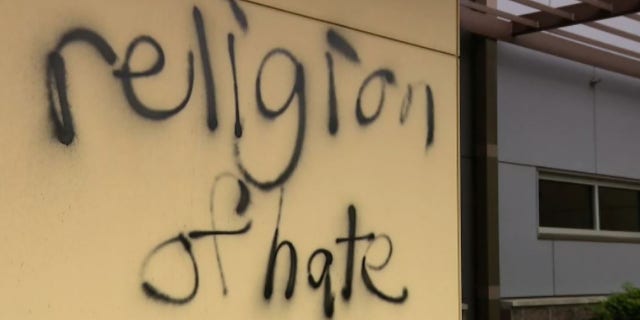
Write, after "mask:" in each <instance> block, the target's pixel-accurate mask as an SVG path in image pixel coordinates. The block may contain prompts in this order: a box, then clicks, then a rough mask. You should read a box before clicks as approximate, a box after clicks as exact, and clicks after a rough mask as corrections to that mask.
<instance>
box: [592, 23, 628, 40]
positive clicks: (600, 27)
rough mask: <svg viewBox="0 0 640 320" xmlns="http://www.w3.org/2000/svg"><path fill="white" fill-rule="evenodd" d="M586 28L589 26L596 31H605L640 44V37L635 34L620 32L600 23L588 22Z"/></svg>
mask: <svg viewBox="0 0 640 320" xmlns="http://www.w3.org/2000/svg"><path fill="white" fill-rule="evenodd" d="M585 25H586V26H589V27H591V28H594V29H598V30H600V31H604V32H607V33H610V34H613V35H616V36H618V37H622V38H625V39H628V40H631V41H636V42H640V36H638V35H636V34H634V33H630V32H626V31H624V30H620V29H616V28H613V27H610V26H608V25H606V24H603V23H600V22H588V23H585Z"/></svg>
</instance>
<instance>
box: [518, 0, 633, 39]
mask: <svg viewBox="0 0 640 320" xmlns="http://www.w3.org/2000/svg"><path fill="white" fill-rule="evenodd" d="M600 2H602V1H600ZM610 4H611V10H610V11H609V10H604V9H601V8H598V7H595V6H593V5H592V4H589V3H582V2H581V3H577V4H573V5H568V6H564V7H559V8H557V9H559V10H562V11H565V12H568V13H570V14H573V16H574V18H575V19H574V20H573V21H571V20H567V19H565V18H563V17H559V16H557V15H554V14H551V13H548V12H544V11H539V12H534V13H530V14H525V15H522V16H521V17H523V18H526V19H529V20H534V21H537V22H538V23H539V27H538V28H532V27H530V26H524V25H520V24H514V25H513V35H514V36H516V35H521V34H527V33H531V32H538V31H544V30H549V29H557V28H562V27H568V26H571V25H575V24H582V23H587V22H592V21H596V20H600V19H608V18H614V17H618V16H623V15H629V14H632V13H635V12H638V11H640V0H611V1H610Z"/></svg>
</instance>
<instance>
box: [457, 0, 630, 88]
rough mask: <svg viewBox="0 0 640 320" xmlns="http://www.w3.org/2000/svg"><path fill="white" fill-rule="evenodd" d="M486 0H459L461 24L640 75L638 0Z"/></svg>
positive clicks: (512, 40)
mask: <svg viewBox="0 0 640 320" xmlns="http://www.w3.org/2000/svg"><path fill="white" fill-rule="evenodd" d="M485 1H486V0H485ZM485 1H483V0H478V1H476V2H473V1H471V0H460V23H461V27H462V29H464V30H467V31H469V32H472V33H475V34H479V35H481V36H485V37H488V38H491V39H495V40H500V41H505V42H509V43H513V44H515V45H519V46H522V47H526V48H529V49H533V50H537V51H541V52H545V53H548V54H552V55H555V56H559V57H562V58H566V59H569V60H573V61H577V62H581V63H584V64H588V65H592V66H595V67H598V68H601V69H606V70H610V71H613V72H618V73H621V74H625V75H628V76H632V77H635V78H640V34H638V30H640V14H638V12H639V11H640V0H579V1H572V2H573V3H572V4H567V5H559V6H551V5H548V4H546V3H543V2H542V1H543V0H537V1H536V0H500V1H501V2H503V4H504V3H505V2H506V4H508V5H507V6H504V5H503V6H496V5H495V4H491V3H485ZM545 2H547V3H548V1H545ZM517 8H519V9H521V10H516V9H517ZM596 35H600V36H596Z"/></svg>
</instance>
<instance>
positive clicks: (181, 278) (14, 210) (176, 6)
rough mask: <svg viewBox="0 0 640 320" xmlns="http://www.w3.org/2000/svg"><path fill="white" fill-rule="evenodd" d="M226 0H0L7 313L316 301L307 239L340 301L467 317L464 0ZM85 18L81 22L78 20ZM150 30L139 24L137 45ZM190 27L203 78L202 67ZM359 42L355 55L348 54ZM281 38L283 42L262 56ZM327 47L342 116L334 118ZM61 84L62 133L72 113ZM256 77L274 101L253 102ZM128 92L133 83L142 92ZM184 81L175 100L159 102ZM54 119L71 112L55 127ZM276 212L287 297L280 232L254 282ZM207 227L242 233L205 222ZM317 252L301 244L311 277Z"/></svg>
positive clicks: (264, 315) (230, 310) (252, 308)
mask: <svg viewBox="0 0 640 320" xmlns="http://www.w3.org/2000/svg"><path fill="white" fill-rule="evenodd" d="M230 3H234V2H230V1H194V2H177V1H113V2H108V3H107V2H103V1H95V0H91V1H82V2H77V1H67V0H56V1H35V0H31V1H20V2H17V1H13V2H8V1H7V2H2V3H0V21H3V25H4V26H5V27H4V28H3V30H2V31H1V32H2V35H3V42H4V43H3V46H2V47H0V56H1V57H2V58H1V59H0V72H1V74H2V76H1V77H0V88H2V89H1V91H0V96H1V97H2V103H1V104H0V110H1V111H2V117H1V118H0V150H2V154H1V156H0V221H1V223H0V236H1V237H2V241H0V257H1V258H0V274H2V277H3V280H2V281H0V299H1V300H2V301H3V303H2V305H3V307H2V308H0V318H1V319H82V318H87V319H209V318H217V319H322V318H325V317H326V316H328V312H327V310H326V308H323V294H324V293H323V290H324V289H323V288H324V287H321V288H318V289H313V288H312V286H311V285H310V284H309V282H308V279H307V277H308V271H307V264H308V261H309V260H310V257H311V256H312V253H313V252H314V251H315V250H317V249H319V248H324V249H326V250H327V251H324V252H325V253H326V254H328V253H331V255H332V257H333V263H332V264H331V266H330V267H329V269H328V274H330V282H331V292H332V294H333V295H335V302H334V312H333V315H332V316H333V318H336V319H456V318H457V317H458V315H459V310H460V308H459V296H460V293H459V291H460V285H459V241H458V238H459V235H458V232H459V227H458V225H459V223H458V220H459V218H458V128H457V123H458V122H457V110H458V107H457V105H458V96H457V95H458V93H457V83H458V82H457V68H458V60H457V56H456V54H455V52H456V49H455V48H456V43H457V27H456V26H457V22H456V23H452V22H451V21H457V20H456V19H457V16H456V13H455V12H456V10H455V2H454V1H439V0H437V1H436V0H433V1H421V2H420V6H421V7H420V8H421V10H422V9H424V12H425V16H422V15H421V14H420V13H419V12H417V11H416V10H415V8H416V7H415V6H417V3H418V2H417V1H416V2H411V1H410V2H408V3H407V5H406V6H402V5H398V3H397V2H396V1H376V2H372V3H370V4H368V6H367V7H366V9H364V7H362V6H363V5H364V3H363V1H354V2H353V3H349V4H345V7H344V10H360V9H359V8H361V7H362V8H363V9H362V10H363V11H358V12H361V13H362V14H361V15H358V14H357V12H356V13H354V15H353V16H354V19H353V21H352V20H350V19H349V17H350V16H351V15H343V14H339V12H340V10H337V8H338V6H339V4H338V3H337V2H336V3H333V2H326V4H323V2H314V5H313V10H312V11H310V12H306V11H304V10H305V8H307V7H311V5H309V6H305V5H302V2H298V3H296V2H294V3H291V4H290V5H289V4H284V3H283V2H282V1H274V2H273V3H272V5H273V6H277V7H279V8H281V9H282V8H284V9H285V10H284V11H283V10H275V9H273V8H271V7H267V6H264V5H261V4H256V3H251V2H243V1H240V2H238V3H236V5H238V7H237V8H236V11H235V14H234V11H233V10H232V9H233V7H232V6H230ZM443 3H447V5H444V4H443ZM449 3H451V4H450V5H449ZM356 4H358V5H356ZM351 6H354V7H351ZM402 10H404V11H402ZM196 11H198V12H199V15H198V14H196V13H195V12H196ZM392 11H393V12H394V13H393V14H388V15H385V17H386V18H385V19H386V20H384V21H379V20H378V18H376V17H379V15H380V13H381V12H386V13H389V12H392ZM420 12H422V11H420ZM298 13H302V14H305V15H309V16H316V15H317V17H318V18H317V19H320V20H325V21H331V22H335V23H338V24H340V25H344V26H345V27H341V26H337V25H332V24H329V23H327V22H321V21H318V20H317V19H311V18H308V17H303V16H301V15H299V14H298ZM365 13H366V14H365ZM194 15H195V16H199V17H201V20H202V27H203V28H201V29H198V25H199V23H198V22H197V21H196V20H199V19H198V18H196V17H195V16H194ZM434 15H435V16H437V17H439V18H438V19H435V20H433V19H429V17H432V16H434ZM243 16H244V17H245V19H246V22H247V28H246V30H243V28H242V25H243V24H242V23H241V22H242V21H243V20H242V18H241V17H243ZM356 16H362V18H355V17H356ZM334 18H335V19H334ZM238 19H239V20H238ZM345 19H346V20H345ZM423 20H424V21H423ZM427 20H429V21H428V22H427ZM432 20H433V21H432ZM352 22H353V23H352ZM372 22H375V23H372ZM409 22H415V24H413V23H409ZM414 26H419V28H420V30H423V31H424V32H418V29H417V28H415V27H414ZM422 26H424V28H426V29H424V28H422ZM78 28H83V30H84V31H77V32H76V33H69V32H70V31H71V30H78ZM354 29H357V30H365V31H368V32H369V33H363V32H360V31H357V30H354ZM203 30H204V32H205V33H206V35H205V34H203V33H202V32H203ZM433 30H440V31H441V32H438V33H437V34H436V33H433ZM329 32H331V35H332V37H333V38H332V39H333V40H332V41H328V40H327V35H328V33H329ZM230 33H231V34H233V36H232V37H233V38H234V39H235V40H234V45H233V51H234V61H235V66H236V77H235V78H236V83H237V92H238V95H237V97H238V98H237V100H236V98H235V95H234V76H233V69H232V64H231V58H230V49H229V48H230V44H229V41H230V40H229V39H230V36H229V34H230ZM65 34H66V35H67V38H65ZM198 34H201V35H202V36H203V37H202V39H200V41H199V38H198ZM142 35H146V36H149V37H150V38H143V39H146V40H140V41H141V42H139V45H138V46H134V47H132V46H131V44H132V42H133V41H134V39H136V38H138V37H139V36H142ZM336 35H338V36H336ZM336 37H338V39H342V40H343V41H342V42H341V41H340V40H336ZM100 38H102V39H103V40H104V41H103V42H104V43H102V47H101V49H100V50H101V51H100V50H98V49H97V47H99V46H97V44H98V43H99V42H102V41H100V40H99V39H100ZM394 38H398V39H399V40H401V41H395V40H393V39H394ZM87 39H92V40H91V41H87ZM150 39H153V40H154V41H156V42H157V44H158V45H159V48H161V50H162V51H163V53H164V58H165V64H164V67H163V68H162V70H158V72H157V74H151V75H149V76H143V77H136V76H135V75H131V73H135V72H142V71H145V70H148V69H149V68H150V67H151V66H152V65H153V64H154V63H155V62H156V60H157V55H158V52H157V51H154V49H153V47H152V46H151V45H150V43H151V42H150V41H151V40H150ZM203 39H204V40H203ZM67 40H69V41H67ZM202 41H206V42H207V48H208V51H209V54H208V57H209V60H210V64H211V66H210V69H211V70H212V73H211V76H212V78H211V79H212V80H213V85H211V84H209V83H208V82H207V81H206V80H205V79H206V76H205V74H206V70H208V69H209V68H205V67H204V66H203V61H205V60H207V59H206V57H205V58H204V59H203V56H202V54H201V53H202V52H203V51H202V48H203V42H202ZM336 41H337V42H336ZM407 42H408V43H407ZM345 43H347V44H345ZM59 44H62V45H59ZM332 44H333V45H332ZM108 47H110V48H111V50H112V51H113V52H110V50H109V49H108ZM349 47H351V48H352V49H353V50H355V52H356V53H357V56H358V61H359V62H356V61H354V60H349V56H348V55H345V54H344V52H347V53H348V52H349V50H348V48H349ZM425 47H433V49H434V50H431V49H429V48H425ZM128 48H131V50H130V51H131V56H130V59H127V50H128ZM275 48H282V51H277V52H278V53H274V54H273V55H272V56H268V53H269V52H270V51H272V50H273V49H275ZM285 51H286V52H288V53H289V54H290V55H291V56H290V57H292V58H293V59H295V62H296V63H294V62H293V61H294V60H292V59H289V58H287V55H286V54H284V53H283V52H285ZM100 52H102V54H103V55H104V56H103V55H101V54H100ZM190 53H191V54H192V57H193V59H192V68H193V78H192V81H190V80H189V72H188V70H189V61H190V60H189V54H190ZM111 54H113V55H112V56H111ZM328 56H330V57H331V58H328ZM352 58H353V57H352ZM328 59H331V60H332V61H333V73H334V88H335V97H336V106H337V107H336V110H337V114H336V115H337V119H338V126H337V131H335V130H330V129H329V120H328V119H329V110H330V108H329V105H330V102H329V101H330V100H331V99H330V94H329V91H330V90H329V88H330V85H329V82H330V77H329V69H330V68H329V67H328ZM126 60H130V61H128V63H125V62H127V61H126ZM263 60H264V61H265V63H264V67H263V68H261V62H262V61H263ZM61 61H62V62H64V65H62V63H61ZM126 65H128V66H129V67H128V68H127V66H126ZM127 69H128V70H129V71H130V72H129V77H127ZM296 70H297V72H296ZM377 70H379V71H380V72H378V73H377V74H378V75H380V76H375V74H374V72H375V71H377ZM63 74H64V75H65V76H66V82H65V81H62V75H63ZM114 74H115V75H114ZM372 74H374V76H372V78H371V79H372V80H371V81H366V79H367V77H368V76H370V75H372ZM259 75H260V77H261V82H260V85H259V86H258V87H259V88H260V89H261V92H260V94H259V93H257V92H256V80H257V78H258V76H259ZM385 75H386V80H384V79H383V78H384V76H385ZM127 79H128V80H130V82H131V84H132V88H133V89H132V90H133V91H132V92H129V96H128V97H127V90H126V87H127ZM189 82H191V83H192V87H193V88H192V90H191V93H190V95H187V92H188V91H189V87H190V86H189ZM63 83H66V94H67V97H68V102H69V112H70V115H71V117H72V120H73V122H72V127H73V134H71V122H69V121H68V119H67V118H64V119H63V117H62V114H63V113H64V109H65V105H64V92H63V91H64V90H63V89H64V88H65V86H64V85H63ZM409 87H410V88H411V92H412V94H411V103H408V102H409V99H408V97H409V96H408V94H407V92H408V90H409V89H408V88H409ZM427 88H429V89H427ZM48 92H50V93H51V95H48ZM291 92H293V98H292V99H291V100H290V101H289V104H288V105H286V106H287V107H285V108H283V109H282V113H281V114H275V112H276V111H278V110H279V107H280V106H281V105H282V104H283V103H285V101H287V97H288V96H289V94H290V93H291ZM207 93H209V94H211V93H214V94H215V101H216V111H215V115H216V119H217V126H214V125H213V124H212V123H211V122H209V125H208V122H207V119H208V117H210V116H211V115H212V114H213V112H209V113H208V111H207V110H208V109H207V106H210V103H211V101H212V100H207ZM381 93H384V101H383V103H382V104H381V107H380V109H379V111H380V112H379V115H378V116H375V115H376V112H377V110H378V101H379V100H380V97H381ZM185 96H188V99H185ZM61 97H62V98H61ZM258 97H262V98H263V100H264V102H265V105H266V109H267V110H270V112H269V111H263V112H262V113H261V112H260V109H259V108H258V107H257V105H258V104H257V101H258V99H257V98H258ZM358 97H360V101H361V106H362V108H361V111H362V114H361V117H360V118H361V119H360V121H359V120H358V116H357V107H356V105H357V101H358ZM135 98H137V99H139V100H140V102H141V104H143V105H139V106H138V108H137V109H136V108H134V107H132V106H134V105H136V102H135V101H132V100H135ZM183 99H185V100H184V101H185V102H186V103H185V104H184V108H183V109H180V110H175V113H174V114H170V113H168V112H169V111H168V110H171V109H173V108H175V107H176V106H177V105H178V104H179V103H180V102H181V101H183ZM61 101H62V104H61ZM236 101H237V102H238V104H237V105H238V109H237V110H238V112H237V117H236V107H235V106H236ZM51 102H53V105H52V106H50V103H51ZM430 108H432V110H433V114H431V115H429V113H428V112H427V110H429V109H430ZM52 112H53V114H54V116H53V117H52V116H51V114H52ZM402 115H404V116H405V117H404V118H403V117H402ZM159 118H163V119H159ZM236 118H237V119H239V120H240V121H239V124H240V125H241V126H242V129H243V130H242V135H241V137H237V136H236V135H235V134H234V131H235V126H236ZM401 118H403V120H404V121H401ZM64 120H67V121H64ZM56 121H58V122H60V125H61V127H63V128H62V129H60V130H59V131H58V132H57V133H56V132H55V130H54V127H55V125H54V124H55V123H56ZM428 141H429V142H428ZM67 144H68V145H67ZM238 181H240V182H241V183H240V184H239V183H238ZM269 182H273V183H269ZM240 186H242V188H241V187H240ZM245 187H246V189H244V188H245ZM239 204H240V205H239ZM238 206H240V207H241V208H240V210H239V211H240V213H242V214H238V213H236V208H237V207H238ZM244 207H246V209H245V208H244ZM350 207H353V208H355V214H353V215H352V216H353V217H354V218H355V222H351V223H350V222H349V214H348V212H349V208H350ZM278 221H279V222H278ZM350 226H354V227H355V231H354V232H355V233H354V234H355V236H365V235H368V234H372V235H373V236H375V240H372V239H369V240H357V241H356V240H353V241H352V243H353V247H354V251H353V258H352V259H351V260H352V262H353V266H352V268H350V267H349V263H348V262H349V260H350V259H348V247H349V246H348V244H347V243H345V242H342V241H338V240H337V239H341V238H347V237H349V227H350ZM276 229H278V230H279V231H278V239H277V240H278V241H279V242H281V241H285V240H288V241H290V243H291V244H292V246H294V247H295V250H296V253H297V272H296V273H295V274H296V275H297V278H296V280H295V290H294V292H293V294H292V296H291V297H290V299H286V298H285V297H284V291H285V287H286V284H287V278H288V276H289V255H288V252H287V251H288V250H287V249H286V247H285V248H283V249H282V250H280V252H279V254H278V258H277V260H276V261H277V264H276V267H275V270H276V271H275V274H274V287H273V294H272V296H270V298H269V299H266V298H265V294H264V291H265V282H267V281H266V280H265V278H269V277H266V275H267V273H268V272H267V271H268V266H269V265H270V263H269V257H270V251H271V249H272V248H271V246H272V239H273V238H274V233H275V230H276ZM213 230H216V231H236V233H238V234H234V235H217V236H215V238H214V236H213V235H211V234H210V233H211V232H212V231H213ZM200 231H202V232H204V233H198V232H200ZM207 232H208V233H207ZM165 241H168V242H166V245H164V246H163V245H162V243H163V242H165ZM337 242H340V243H337ZM389 243H392V247H393V250H392V253H391V252H390V250H389ZM369 245H370V248H369ZM154 248H156V250H155V251H154ZM368 248H369V249H368ZM365 256H366V257H367V263H368V265H366V266H365V267H364V268H362V263H363V257H365ZM385 260H388V263H387V264H386V265H384V262H385ZM324 261H325V260H324V259H323V256H322V255H317V256H316V257H315V259H314V260H313V263H312V264H311V273H312V275H313V277H314V278H315V279H317V278H320V277H321V273H322V272H321V271H322V266H323V263H324ZM194 264H195V265H196V266H197V273H196V272H194ZM381 265H384V267H383V268H381V269H380V268H376V266H381ZM349 269H350V270H353V278H352V292H351V295H350V297H348V298H345V297H343V295H342V294H341V291H342V289H343V287H344V286H345V283H346V282H347V281H346V280H347V278H348V276H347V275H348V273H349V272H348V271H347V270H349ZM377 269H380V270H377ZM222 270H223V271H224V276H222V272H221V271H222ZM363 270H365V271H366V272H367V273H368V275H369V278H370V281H369V282H368V283H369V284H368V285H367V281H365V280H364V279H363V276H362V274H363ZM196 275H197V277H198V284H197V290H195V289H194V288H195V283H194V279H195V276H196ZM223 278H224V282H225V284H226V288H227V291H226V293H225V292H224V287H223ZM144 284H146V285H147V290H146V291H145V290H143V287H144ZM150 287H153V288H155V291H153V290H149V289H148V288H150ZM194 290H195V291H194ZM376 290H378V291H379V293H381V294H384V295H387V296H389V297H391V298H395V299H396V300H397V301H395V302H393V301H387V300H389V299H387V300H385V299H383V298H382V297H381V296H380V294H378V295H376ZM403 292H406V293H407V295H406V297H405V296H403Z"/></svg>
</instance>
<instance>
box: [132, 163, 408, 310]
mask: <svg viewBox="0 0 640 320" xmlns="http://www.w3.org/2000/svg"><path fill="white" fill-rule="evenodd" d="M222 179H233V180H236V181H237V182H238V190H239V196H238V200H237V205H236V208H235V214H236V215H237V216H244V215H245V212H246V210H247V208H248V207H249V204H250V202H251V200H250V199H251V193H250V191H249V188H248V187H247V185H246V184H245V183H244V182H243V181H242V180H241V179H238V178H236V177H235V176H234V175H233V174H231V173H224V174H221V175H219V176H218V177H217V178H216V179H215V181H214V183H213V187H212V191H211V201H210V204H211V207H210V214H211V225H212V228H211V230H206V231H202V230H194V231H190V232H187V233H186V235H185V233H179V234H178V235H177V236H175V237H171V238H169V239H168V240H165V241H163V242H161V243H160V244H159V245H157V246H156V247H155V248H154V249H153V250H151V252H149V254H148V255H147V256H146V258H145V259H144V262H143V264H142V268H141V277H142V279H141V281H142V290H143V291H144V293H145V294H146V295H147V297H149V298H150V299H153V300H156V301H159V302H163V303H169V304H177V305H180V304H186V303H188V302H190V301H192V300H193V299H194V298H195V297H196V295H197V293H198V288H199V286H200V282H199V279H200V274H199V272H200V271H199V269H198V262H197V259H196V257H195V255H194V254H193V250H192V246H193V245H194V244H195V243H196V242H197V241H198V240H201V239H203V238H205V237H212V238H213V241H214V248H215V255H216V261H217V264H218V270H219V273H220V280H221V284H222V288H223V295H227V294H228V292H229V289H228V285H227V281H226V278H225V275H224V269H223V263H222V255H221V253H220V247H219V246H218V243H217V237H218V236H245V235H247V234H248V233H249V232H250V230H251V220H249V221H248V222H246V223H245V225H244V227H242V228H237V229H231V230H221V229H217V228H216V223H215V214H214V209H213V208H214V207H213V202H214V199H215V194H216V192H215V191H216V187H217V186H218V184H219V182H220V181H221V180H222ZM279 191H280V198H279V202H278V212H277V219H276V224H275V229H274V232H273V238H272V240H271V245H270V246H269V248H268V251H269V254H268V257H267V266H266V273H265V280H264V291H263V295H264V298H265V299H266V300H271V299H272V297H273V292H274V288H275V284H274V280H275V272H276V268H277V258H278V255H280V254H282V253H283V251H284V249H286V251H287V254H288V256H289V264H288V277H287V281H286V284H285V289H284V297H285V299H287V300H289V299H291V298H292V297H293V296H294V293H295V288H296V284H297V274H298V271H297V270H298V251H297V250H296V246H295V244H294V243H293V242H292V241H291V240H280V237H281V234H280V225H281V221H282V211H283V202H284V194H285V192H284V188H282V187H281V188H280V189H279ZM347 219H348V229H347V235H346V236H345V237H340V238H337V239H335V243H336V244H337V245H341V244H345V245H346V249H347V250H346V251H347V253H346V257H345V277H344V279H345V280H344V284H343V287H342V291H341V292H342V298H343V299H344V300H345V301H349V300H350V299H351V295H352V287H353V281H354V279H353V273H354V268H355V264H354V263H355V260H356V256H355V249H356V245H357V244H358V243H361V242H363V243H368V247H367V249H366V250H365V253H364V254H363V255H362V258H361V268H360V270H361V271H360V275H361V278H362V283H363V284H364V287H365V288H366V289H367V290H368V291H369V292H370V293H371V294H373V295H375V296H376V297H378V298H380V299H381V300H383V301H386V302H389V303H403V302H404V301H406V300H407V298H408V296H409V291H408V289H407V288H403V289H402V293H401V294H399V295H397V296H393V295H389V294H387V293H385V292H383V291H382V290H380V289H379V288H378V287H377V286H376V284H375V283H374V281H373V280H372V278H371V276H370V272H371V271H380V270H382V269H384V268H385V267H386V265H387V264H388V263H389V261H390V260H391V257H392V255H393V243H392V241H391V237H389V236H388V235H386V234H378V235H376V234H374V233H373V232H370V233H365V234H358V232H357V210H356V207H355V206H354V205H349V207H348V210H347ZM380 240H382V241H386V242H387V245H388V247H389V251H388V252H387V255H386V257H385V260H384V261H383V262H382V263H381V264H380V265H372V264H370V263H368V262H367V254H368V253H369V249H370V248H371V246H372V245H373V244H374V243H375V242H376V241H380ZM170 245H178V246H179V247H180V248H181V249H182V250H183V251H184V253H185V256H186V257H187V258H188V259H189V262H190V263H191V265H192V266H193V277H192V278H193V280H192V286H191V288H192V289H191V292H190V293H189V294H187V295H186V296H176V295H173V294H171V293H168V292H163V291H162V290H160V289H158V288H156V287H155V286H154V285H153V284H152V283H151V282H149V281H147V280H145V275H146V273H147V270H148V269H149V267H150V266H149V265H150V263H151V261H152V260H153V257H154V256H155V255H157V254H158V253H160V252H161V251H162V250H163V249H165V248H167V247H168V246H170ZM321 257H322V259H323V260H322V262H323V264H322V268H321V270H322V271H321V273H320V274H319V275H316V274H314V273H313V271H312V265H313V264H314V262H315V261H316V260H317V259H321ZM333 262H334V255H333V253H332V252H331V251H330V250H329V249H326V248H318V249H316V250H315V251H313V253H311V255H310V256H309V259H308V260H307V281H308V284H309V286H310V287H311V288H312V289H314V290H315V289H319V288H320V287H324V288H323V289H324V290H323V298H322V299H323V300H322V301H323V302H322V305H323V310H324V314H325V316H326V317H328V318H331V317H332V316H333V313H334V304H335V295H334V292H333V290H332V282H331V266H332V264H333Z"/></svg>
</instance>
